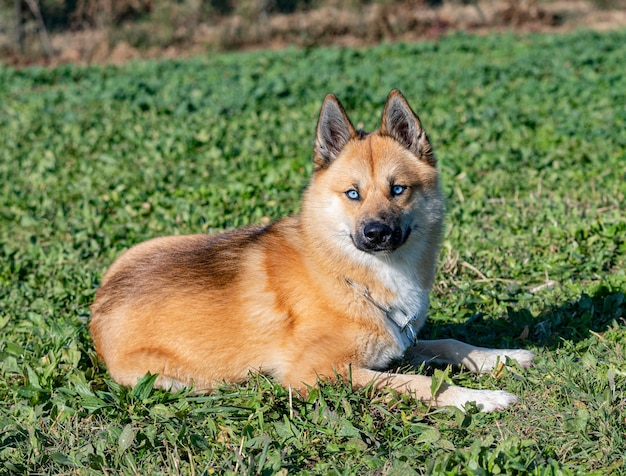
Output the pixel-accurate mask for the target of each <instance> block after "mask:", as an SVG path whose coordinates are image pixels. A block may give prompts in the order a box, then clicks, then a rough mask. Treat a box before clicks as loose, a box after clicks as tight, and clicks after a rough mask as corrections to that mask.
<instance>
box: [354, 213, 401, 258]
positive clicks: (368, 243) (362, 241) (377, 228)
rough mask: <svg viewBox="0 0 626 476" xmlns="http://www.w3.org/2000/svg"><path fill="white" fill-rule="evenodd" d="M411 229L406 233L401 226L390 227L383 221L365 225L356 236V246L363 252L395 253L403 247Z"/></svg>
mask: <svg viewBox="0 0 626 476" xmlns="http://www.w3.org/2000/svg"><path fill="white" fill-rule="evenodd" d="M410 234H411V229H410V228H409V229H408V230H407V231H406V232H405V231H403V230H402V228H401V227H400V226H393V227H392V226H389V225H388V224H387V223H384V222H381V221H370V222H366V223H364V224H363V225H362V226H361V227H360V228H359V230H358V232H357V234H356V235H355V236H354V238H353V241H354V245H355V246H356V247H357V248H358V249H359V250H361V251H365V252H368V253H373V252H377V251H394V250H396V249H397V248H399V247H400V246H402V245H403V244H404V243H405V242H406V240H407V239H408V237H409V235H410Z"/></svg>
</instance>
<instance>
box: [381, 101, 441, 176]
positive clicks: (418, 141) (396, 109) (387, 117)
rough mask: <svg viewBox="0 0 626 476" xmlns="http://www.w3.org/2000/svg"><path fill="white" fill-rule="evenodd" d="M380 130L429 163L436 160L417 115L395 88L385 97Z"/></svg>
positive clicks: (431, 163) (433, 162) (433, 163)
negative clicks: (385, 101)
mask: <svg viewBox="0 0 626 476" xmlns="http://www.w3.org/2000/svg"><path fill="white" fill-rule="evenodd" d="M380 132H381V133H382V134H386V135H388V136H391V137H393V138H394V139H396V140H397V141H398V142H400V143H401V144H403V145H404V146H405V147H406V148H407V149H409V150H410V151H411V152H413V153H414V154H415V155H417V156H418V157H419V158H420V159H421V160H424V161H426V162H427V163H428V164H429V165H432V166H433V167H434V166H435V165H436V163H437V160H436V159H435V156H434V155H433V150H432V147H431V145H430V141H429V140H428V137H427V136H426V132H425V131H424V128H423V127H422V123H421V122H420V120H419V117H417V115H416V114H415V113H414V112H413V110H412V109H411V106H409V103H408V102H407V101H406V99H404V96H403V95H402V93H401V92H400V91H398V90H397V89H394V90H393V91H391V92H390V93H389V96H388V97H387V104H385V110H384V111H383V120H382V125H381V126H380Z"/></svg>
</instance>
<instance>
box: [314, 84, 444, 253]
mask: <svg viewBox="0 0 626 476" xmlns="http://www.w3.org/2000/svg"><path fill="white" fill-rule="evenodd" d="M314 164H315V172H314V176H313V180H312V182H311V185H310V187H309V190H308V192H307V197H306V200H305V204H304V205H303V208H304V207H307V209H306V210H304V209H303V212H304V213H305V215H306V217H307V218H306V219H307V220H308V221H309V222H311V221H313V222H315V226H317V227H320V229H319V235H320V236H324V237H326V238H327V239H326V240H325V241H326V242H329V241H333V242H336V243H339V244H340V246H341V247H342V248H343V249H350V248H352V249H353V250H358V252H361V253H366V254H368V255H389V254H392V253H394V252H396V251H397V250H401V249H404V248H407V247H408V248H410V247H413V248H416V246H415V245H419V244H420V243H424V242H438V240H439V234H440V231H441V223H442V216H443V201H442V197H441V192H440V189H439V180H438V172H437V169H436V160H435V157H434V155H433V152H432V148H431V145H430V142H429V140H428V137H427V136H426V133H425V131H424V129H423V127H422V124H421V122H420V120H419V118H418V117H417V116H416V115H415V113H414V112H413V111H412V110H411V108H410V106H409V105H408V103H407V101H406V99H405V98H404V97H403V96H402V94H401V93H400V92H399V91H397V90H394V91H392V92H391V93H390V94H389V97H388V98H387V103H386V105H385V109H384V112H383V116H382V123H381V127H380V129H379V130H378V131H376V132H374V133H371V134H366V133H364V132H362V131H357V130H355V128H354V126H353V125H352V123H351V122H350V119H349V118H348V116H347V115H346V113H345V111H344V109H343V107H342V106H341V104H340V103H339V101H338V100H337V98H336V97H335V96H333V95H330V94H329V95H328V96H326V99H325V100H324V103H323V105H322V109H321V113H320V117H319V121H318V124H317V132H316V141H315V156H314ZM309 225H310V223H309ZM321 228H326V229H321ZM358 252H357V254H358Z"/></svg>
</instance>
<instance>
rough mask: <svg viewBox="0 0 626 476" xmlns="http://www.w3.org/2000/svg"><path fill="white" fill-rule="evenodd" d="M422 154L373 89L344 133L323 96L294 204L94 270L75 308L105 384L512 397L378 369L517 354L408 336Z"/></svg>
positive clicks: (403, 115) (429, 275)
mask: <svg viewBox="0 0 626 476" xmlns="http://www.w3.org/2000/svg"><path fill="white" fill-rule="evenodd" d="M443 218H444V200H443V196H442V192H441V188H440V180H439V173H438V170H437V162H436V159H435V156H434V155H433V151H432V147H431V143H430V142H429V139H428V137H427V135H426V133H425V131H424V128H423V127H422V123H421V122H420V120H419V118H418V116H417V115H416V114H415V113H414V112H413V110H412V109H411V107H410V106H409V104H408V103H407V101H406V99H405V98H404V96H403V95H402V94H401V93H400V92H399V91H398V90H393V91H391V93H390V94H389V96H388V98H387V102H386V104H385V107H384V111H383V114H382V121H381V126H380V128H379V129H378V130H377V131H375V132H373V133H369V134H368V133H365V132H363V131H361V130H356V129H355V127H354V126H353V124H352V122H351V121H350V119H349V118H348V116H347V115H346V112H345V110H344V108H343V107H342V105H341V104H340V102H339V100H338V99H337V98H336V97H335V96H333V95H332V94H329V95H327V96H326V98H325V99H324V102H323V104H322V107H321V112H320V115H319V119H318V123H317V129H316V136H315V147H314V157H313V176H312V179H311V181H310V183H309V185H308V187H307V188H306V191H305V192H304V197H303V201H302V207H301V212H300V213H299V214H295V215H291V216H288V217H286V218H283V219H281V220H279V221H277V222H275V223H272V224H269V225H267V226H263V227H261V226H248V227H245V228H241V229H235V230H232V231H226V232H223V233H221V234H217V235H204V234H198V235H189V236H170V237H162V238H156V239H153V240H150V241H147V242H145V243H142V244H139V245H136V246H134V247H132V248H131V249H129V250H128V251H126V252H125V253H124V254H123V255H122V256H121V257H120V258H118V259H117V261H115V262H114V263H113V265H112V266H111V267H110V269H109V270H108V271H107V272H106V273H105V275H104V277H103V280H102V284H101V287H100V288H99V289H98V290H97V293H96V298H95V301H94V303H93V305H92V306H91V311H92V319H91V322H90V331H91V335H92V336H93V341H94V344H95V347H96V350H97V353H98V355H99V357H100V358H101V359H102V360H103V361H104V362H105V364H106V366H107V367H108V370H109V372H110V375H111V377H112V378H113V379H114V380H115V381H117V382H118V383H120V384H122V385H126V386H133V385H135V384H136V382H137V380H138V379H139V378H140V377H143V376H144V375H145V374H146V373H148V372H150V373H151V374H158V377H157V378H156V381H155V386H157V387H161V388H164V389H169V390H177V389H179V388H181V387H193V389H194V391H199V392H203V391H209V390H210V389H211V388H214V387H215V386H216V385H219V384H220V383H224V382H232V383H236V382H241V381H243V380H245V379H246V378H248V376H249V374H250V372H262V373H265V374H269V375H270V376H272V377H273V378H274V379H276V380H277V381H278V382H280V383H281V384H282V385H283V386H284V387H285V388H288V387H291V388H294V389H300V390H301V391H303V392H306V391H307V389H309V388H310V387H312V386H315V385H316V383H317V381H318V379H330V380H333V379H335V378H337V376H342V377H343V378H345V379H351V381H352V384H353V386H354V387H357V388H358V387H364V386H367V385H370V384H373V385H374V386H375V387H391V388H392V389H395V390H397V391H399V392H403V393H409V394H411V395H413V396H414V397H415V398H416V399H417V400H420V401H424V402H427V403H429V404H430V405H432V406H435V407H441V406H454V407H458V408H460V409H464V407H465V406H466V405H467V404H468V403H469V402H475V404H476V405H477V406H478V407H479V408H480V409H481V410H482V411H485V412H489V411H497V410H503V409H505V408H507V407H508V406H509V405H511V404H513V403H515V402H516V400H517V397H516V396H515V395H512V394H510V393H507V392H505V391H497V390H495V391H494V390H477V389H469V388H464V387H459V386H454V385H448V384H446V383H443V384H442V385H441V386H440V387H439V389H438V390H437V391H436V392H435V393H434V394H433V392H432V391H431V384H432V380H431V378H430V377H428V376H423V375H408V374H399V373H392V372H389V371H387V369H388V368H389V365H390V364H391V363H392V362H394V361H396V360H397V359H399V358H402V357H404V358H405V359H406V360H408V361H409V362H411V363H412V364H415V365H418V364H420V363H422V362H423V361H435V362H443V363H450V364H455V365H462V366H464V367H466V368H467V369H469V370H470V371H473V372H488V371H490V370H492V369H494V368H495V367H496V366H498V365H501V364H504V363H505V362H506V359H507V358H509V359H513V360H516V361H517V362H518V363H519V365H520V366H521V367H524V368H526V367H529V366H530V365H531V363H532V361H533V359H534V355H533V353H531V352H529V351H526V350H519V349H508V350H495V349H486V348H480V347H475V346H471V345H469V344H465V343H461V342H458V341H456V340H452V339H445V340H437V341H421V340H420V341H418V340H417V332H418V330H419V329H420V327H421V326H422V325H423V324H424V321H425V319H426V314H427V310H428V307H429V292H430V289H431V287H432V285H433V280H434V277H435V268H436V266H435V265H436V260H437V255H438V252H439V245H440V239H441V235H442V230H443Z"/></svg>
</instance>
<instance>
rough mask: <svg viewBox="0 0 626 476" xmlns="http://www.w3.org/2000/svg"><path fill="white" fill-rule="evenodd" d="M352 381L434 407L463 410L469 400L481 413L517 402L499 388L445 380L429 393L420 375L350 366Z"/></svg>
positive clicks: (429, 381)
mask: <svg viewBox="0 0 626 476" xmlns="http://www.w3.org/2000/svg"><path fill="white" fill-rule="evenodd" d="M352 383H353V384H354V385H355V386H357V387H364V386H366V385H369V384H373V385H374V386H376V387H377V388H393V389H394V390H397V391H398V392H401V393H406V394H408V395H411V396H412V397H414V398H415V399H417V400H420V401H422V402H426V403H429V404H430V405H432V406H434V407H445V406H453V407H457V408H459V409H461V410H465V406H466V405H467V404H468V403H469V402H475V403H476V406H477V407H478V408H480V409H481V411H483V412H493V411H499V410H504V409H505V408H507V407H509V406H510V405H513V404H514V403H516V402H517V397H516V396H515V395H513V394H510V393H508V392H505V391H502V390H476V389H473V388H465V387H457V386H455V385H448V384H446V383H444V384H442V385H441V387H439V390H438V391H437V392H436V393H435V395H433V394H432V391H431V384H432V379H431V378H430V377H426V376H424V375H405V374H394V373H387V372H377V371H374V370H368V369H353V370H352Z"/></svg>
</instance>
